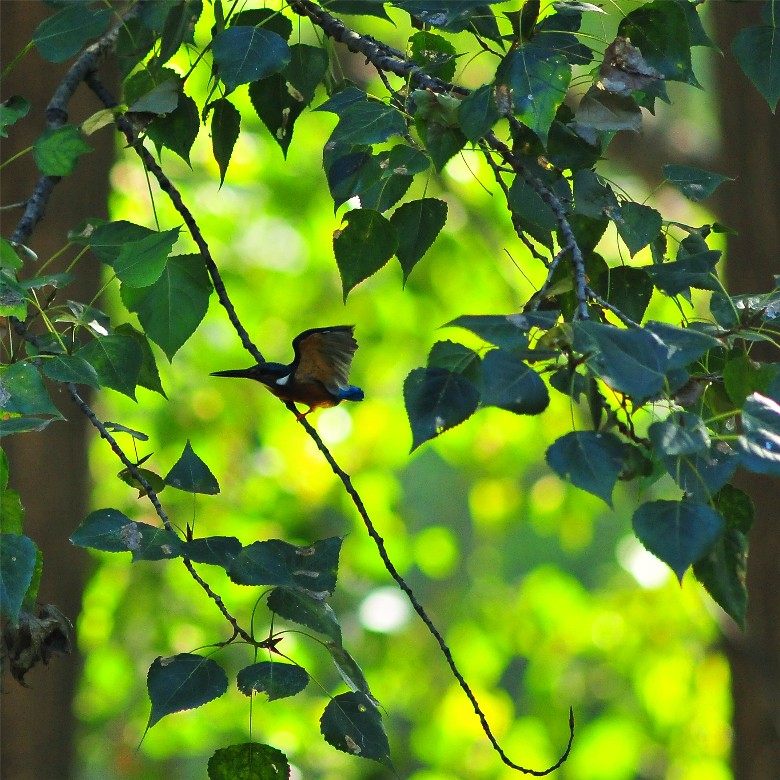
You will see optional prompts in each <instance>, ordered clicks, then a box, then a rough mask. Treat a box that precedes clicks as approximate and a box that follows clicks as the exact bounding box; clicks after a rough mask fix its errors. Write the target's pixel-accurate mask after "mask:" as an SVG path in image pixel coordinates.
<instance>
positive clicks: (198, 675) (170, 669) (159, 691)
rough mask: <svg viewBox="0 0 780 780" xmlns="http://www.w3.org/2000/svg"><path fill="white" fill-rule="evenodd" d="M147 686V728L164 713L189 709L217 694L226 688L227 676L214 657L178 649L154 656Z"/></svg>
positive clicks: (164, 714) (214, 697)
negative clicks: (167, 654) (150, 709)
mask: <svg viewBox="0 0 780 780" xmlns="http://www.w3.org/2000/svg"><path fill="white" fill-rule="evenodd" d="M146 686H147V690H148V692H149V700H150V701H151V703H152V711H151V713H150V714H149V723H148V724H147V726H146V728H147V729H150V728H151V727H152V726H154V724H155V723H157V722H159V721H160V719H161V718H164V717H165V716H166V715H170V714H171V713H173V712H181V711H182V710H191V709H194V708H195V707H200V706H202V705H203V704H206V703H207V702H210V701H213V700H214V699H217V698H219V697H220V696H222V694H223V693H224V692H225V691H226V690H227V686H228V680H227V675H226V674H225V671H224V670H223V669H222V667H221V666H220V665H219V664H218V663H217V662H216V661H212V660H211V659H210V658H203V657H202V656H199V655H194V654H192V653H179V654H177V655H174V656H170V657H169V658H157V659H155V661H154V663H153V664H152V665H151V667H149V673H148V675H147V677H146Z"/></svg>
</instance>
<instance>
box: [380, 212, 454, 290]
mask: <svg viewBox="0 0 780 780" xmlns="http://www.w3.org/2000/svg"><path fill="white" fill-rule="evenodd" d="M446 221H447V204H446V203H445V202H444V201H443V200H438V199H437V198H422V199H420V200H412V201H409V202H408V203H404V204H403V205H401V206H399V207H398V208H397V209H396V210H395V211H394V212H393V215H392V216H391V217H390V224H391V225H392V226H393V227H394V228H395V231H396V234H397V235H398V248H397V250H396V256H397V257H398V261H399V262H400V263H401V268H402V269H403V272H404V283H406V280H407V279H408V278H409V274H410V273H411V272H412V269H413V268H414V266H415V265H416V264H417V263H418V261H419V260H421V259H422V257H423V255H424V254H425V253H426V252H427V251H428V250H429V249H430V248H431V246H432V244H433V242H434V241H435V240H436V236H438V235H439V233H440V232H441V229H442V228H443V227H444V223H445V222H446Z"/></svg>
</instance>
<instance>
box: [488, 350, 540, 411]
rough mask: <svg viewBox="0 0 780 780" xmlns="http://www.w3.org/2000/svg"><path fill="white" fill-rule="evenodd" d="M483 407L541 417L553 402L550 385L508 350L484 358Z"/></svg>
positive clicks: (492, 352)
mask: <svg viewBox="0 0 780 780" xmlns="http://www.w3.org/2000/svg"><path fill="white" fill-rule="evenodd" d="M482 376H483V379H484V383H485V385H484V390H483V391H482V404H483V405H484V406H497V407H499V408H500V409H505V410H506V411H508V412H514V413H515V414H541V413H542V412H543V411H544V410H545V409H546V408H547V406H548V404H549V403H550V394H549V393H548V392H547V385H545V383H544V382H543V381H542V379H541V377H540V376H539V375H538V374H537V373H536V371H534V369H533V368H531V367H530V366H529V365H528V364H527V363H524V362H523V361H522V360H520V359H519V358H518V357H516V356H515V355H513V354H512V353H511V352H508V351H507V350H504V349H491V350H490V351H489V352H488V353H487V354H486V355H485V357H484V358H483V359H482Z"/></svg>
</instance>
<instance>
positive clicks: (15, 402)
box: [0, 360, 65, 420]
mask: <svg viewBox="0 0 780 780" xmlns="http://www.w3.org/2000/svg"><path fill="white" fill-rule="evenodd" d="M0 411H2V412H3V413H6V412H10V413H12V414H45V415H47V416H49V415H50V416H52V417H55V418H57V419H60V420H64V419H65V418H64V417H63V416H62V415H61V414H60V412H59V410H58V409H57V407H56V406H55V405H54V404H53V403H52V400H51V398H50V397H49V391H48V390H47V389H46V386H45V385H44V384H43V379H41V375H40V372H39V371H38V369H37V368H36V367H35V366H34V365H33V364H32V363H30V362H28V361H27V360H20V361H18V362H17V363H11V365H10V366H8V367H7V368H6V369H5V370H4V371H3V372H2V373H0Z"/></svg>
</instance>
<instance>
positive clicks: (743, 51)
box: [731, 24, 780, 111]
mask: <svg viewBox="0 0 780 780" xmlns="http://www.w3.org/2000/svg"><path fill="white" fill-rule="evenodd" d="M731 50H732V52H733V53H734V56H735V57H736V59H737V62H738V63H739V65H740V67H741V68H742V70H743V71H744V72H745V75H746V76H747V77H748V78H749V79H750V80H751V81H752V82H753V84H754V85H755V87H756V89H757V90H758V91H759V92H760V93H761V94H762V95H763V96H764V100H766V102H767V103H768V104H769V108H770V109H771V110H772V111H776V110H777V101H778V100H780V56H778V52H780V26H777V25H775V26H770V25H763V24H762V25H759V26H757V27H746V28H744V29H742V30H740V31H739V32H738V33H737V34H736V36H734V40H733V42H732V44H731Z"/></svg>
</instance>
